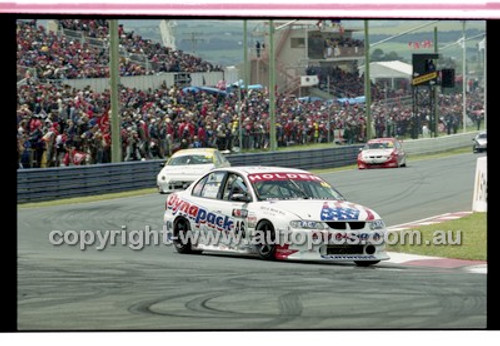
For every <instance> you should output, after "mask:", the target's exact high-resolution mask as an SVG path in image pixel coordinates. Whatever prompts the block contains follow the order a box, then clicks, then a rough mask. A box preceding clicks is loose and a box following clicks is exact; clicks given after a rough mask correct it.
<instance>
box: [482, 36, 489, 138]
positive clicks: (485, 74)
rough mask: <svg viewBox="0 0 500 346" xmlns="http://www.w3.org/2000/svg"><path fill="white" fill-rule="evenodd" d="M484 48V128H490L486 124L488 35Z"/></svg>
mask: <svg viewBox="0 0 500 346" xmlns="http://www.w3.org/2000/svg"><path fill="white" fill-rule="evenodd" d="M483 40H484V49H483V67H484V76H483V83H484V87H483V93H484V96H483V116H484V129H485V130H486V129H488V127H487V126H486V125H487V124H486V122H487V120H486V119H487V116H486V114H487V112H486V105H487V103H486V95H487V93H486V76H487V75H488V74H487V73H486V46H487V42H486V41H487V40H486V35H485V36H484V39H483Z"/></svg>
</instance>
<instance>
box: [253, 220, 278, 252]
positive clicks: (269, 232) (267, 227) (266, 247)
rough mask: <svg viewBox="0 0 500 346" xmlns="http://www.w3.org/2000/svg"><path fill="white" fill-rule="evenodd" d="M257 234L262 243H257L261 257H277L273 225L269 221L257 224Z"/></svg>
mask: <svg viewBox="0 0 500 346" xmlns="http://www.w3.org/2000/svg"><path fill="white" fill-rule="evenodd" d="M256 234H257V237H259V238H260V239H259V240H260V243H259V244H256V245H255V246H256V250H257V253H258V254H259V257H260V258H262V259H265V260H273V259H275V254H276V244H275V233H274V227H273V225H272V224H271V223H270V222H269V221H262V222H260V223H259V224H258V225H257V228H256ZM269 241H271V242H269Z"/></svg>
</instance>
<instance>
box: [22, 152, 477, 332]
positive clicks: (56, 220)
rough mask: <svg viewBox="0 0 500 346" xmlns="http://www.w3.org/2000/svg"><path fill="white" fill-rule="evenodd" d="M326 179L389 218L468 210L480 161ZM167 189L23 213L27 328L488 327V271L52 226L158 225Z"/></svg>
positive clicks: (455, 159) (467, 158) (464, 157)
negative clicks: (190, 247) (200, 247)
mask: <svg viewBox="0 0 500 346" xmlns="http://www.w3.org/2000/svg"><path fill="white" fill-rule="evenodd" d="M477 157H479V155H473V154H461V155H456V156H452V157H448V158H442V159H438V160H421V161H415V162H412V161H411V159H409V162H408V167H407V168H402V169H388V170H368V171H357V170H348V171H342V172H337V173H331V174H324V175H323V176H324V177H325V178H326V179H327V180H328V181H330V182H331V183H332V184H333V185H334V186H336V187H337V189H338V190H339V191H341V192H342V193H343V194H344V195H345V196H346V197H347V198H348V199H349V200H350V201H353V202H358V203H361V204H365V205H367V206H370V207H372V208H373V209H375V210H376V211H377V212H379V213H380V214H381V215H382V217H384V219H385V221H386V223H387V224H388V225H394V224H399V223H403V222H409V221H412V220H415V219H421V218H425V217H430V216H433V215H436V214H440V213H445V212H455V211H463V210H470V209H471V203H472V193H473V180H474V172H475V165H476V158H477ZM164 200H165V196H161V195H159V194H150V195H145V196H138V197H130V198H122V199H113V200H105V201H99V202H91V203H84V204H74V205H70V204H68V205H64V206H57V207H43V208H32V209H18V224H17V226H18V231H17V232H18V328H19V329H20V330H142V329H147V330H155V329H161V330H184V329H189V330H205V329H210V330H231V329H237V330H267V329H273V330H279V329H285V330H286V329H300V330H304V329H314V330H319V329H330V330H331V329H372V328H373V329H406V328H410V329H428V328H430V329H433V328H438V329H448V328H467V329H470V328H474V329H475V328H486V275H481V274H473V273H467V272H465V271H462V270H460V269H443V268H428V267H411V266H404V265H397V264H391V263H380V264H378V265H377V266H374V267H369V268H361V267H356V266H354V265H351V264H321V263H297V262H266V261H262V260H258V259H253V258H244V257H234V256H231V257H230V256H226V255H181V254H177V253H176V252H175V250H174V249H173V248H172V247H171V246H168V247H167V246H149V247H145V248H144V249H142V250H140V251H138V250H132V249H131V248H130V247H128V246H122V245H115V246H111V247H108V248H106V249H105V250H102V251H98V250H96V249H95V248H88V249H87V250H85V251H81V250H80V249H79V248H78V247H76V246H68V245H61V246H53V245H51V244H50V243H49V241H48V235H49V232H51V231H52V230H94V231H95V230H110V229H115V230H120V229H121V226H122V225H126V226H127V229H128V230H135V229H144V227H145V226H146V225H149V226H151V227H152V228H154V229H160V228H161V224H162V214H163V208H164Z"/></svg>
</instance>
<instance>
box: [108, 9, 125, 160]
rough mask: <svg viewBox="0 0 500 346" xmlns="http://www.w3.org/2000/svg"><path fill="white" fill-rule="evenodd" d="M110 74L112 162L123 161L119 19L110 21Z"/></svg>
mask: <svg viewBox="0 0 500 346" xmlns="http://www.w3.org/2000/svg"><path fill="white" fill-rule="evenodd" d="M109 44H110V50H109V52H110V56H109V76H110V89H111V90H110V91H111V95H110V98H111V110H110V113H111V114H110V115H111V162H121V161H122V143H121V129H120V125H121V116H120V109H119V107H120V105H119V100H118V83H119V79H120V70H119V65H118V62H119V59H120V57H119V50H118V20H116V19H111V20H110V21H109Z"/></svg>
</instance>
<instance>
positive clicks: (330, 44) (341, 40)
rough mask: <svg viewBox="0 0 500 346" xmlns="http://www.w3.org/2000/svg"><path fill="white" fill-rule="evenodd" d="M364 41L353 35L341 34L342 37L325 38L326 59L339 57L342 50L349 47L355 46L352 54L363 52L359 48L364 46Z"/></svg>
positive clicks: (324, 53)
mask: <svg viewBox="0 0 500 346" xmlns="http://www.w3.org/2000/svg"><path fill="white" fill-rule="evenodd" d="M363 47H364V41H362V40H358V39H354V38H351V37H346V36H340V37H329V38H326V39H325V40H324V46H323V57H324V58H325V59H327V58H332V57H339V56H341V55H342V52H343V51H344V50H346V49H348V50H349V48H355V50H354V51H350V52H349V53H350V55H353V53H354V54H356V53H358V52H361V51H360V50H358V49H357V48H363Z"/></svg>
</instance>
